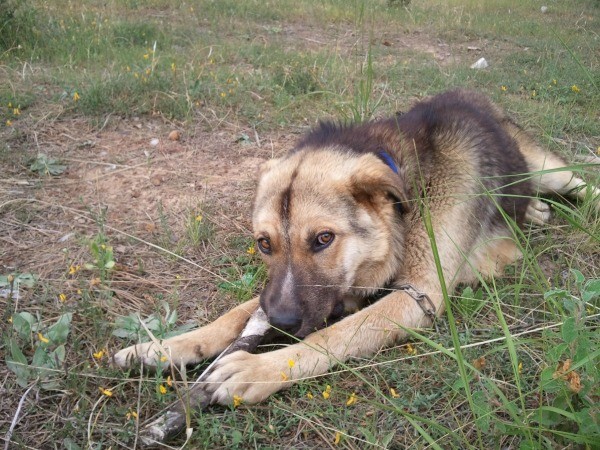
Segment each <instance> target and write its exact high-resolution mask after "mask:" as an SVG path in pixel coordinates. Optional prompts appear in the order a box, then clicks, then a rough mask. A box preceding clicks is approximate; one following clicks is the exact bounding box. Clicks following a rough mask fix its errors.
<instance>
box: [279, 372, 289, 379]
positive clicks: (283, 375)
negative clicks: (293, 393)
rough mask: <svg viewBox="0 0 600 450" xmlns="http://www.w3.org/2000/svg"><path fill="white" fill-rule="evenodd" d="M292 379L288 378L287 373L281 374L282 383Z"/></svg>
mask: <svg viewBox="0 0 600 450" xmlns="http://www.w3.org/2000/svg"><path fill="white" fill-rule="evenodd" d="M289 379H290V377H288V376H287V375H286V374H285V372H281V381H287V380H289Z"/></svg>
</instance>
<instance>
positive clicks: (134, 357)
mask: <svg viewBox="0 0 600 450" xmlns="http://www.w3.org/2000/svg"><path fill="white" fill-rule="evenodd" d="M163 348H164V347H163ZM165 350H166V351H168V349H166V348H165ZM112 361H113V363H114V364H115V365H116V366H118V367H122V368H129V367H135V366H138V365H144V366H147V367H151V368H154V369H157V370H162V369H166V368H167V367H168V366H169V364H170V362H169V357H168V356H167V355H166V354H164V353H163V352H162V351H161V349H160V348H159V347H158V346H157V345H156V344H154V343H153V342H146V343H144V344H137V345H132V346H131V347H127V348H124V349H123V350H120V351H118V352H117V353H115V354H114V355H113V357H112Z"/></svg>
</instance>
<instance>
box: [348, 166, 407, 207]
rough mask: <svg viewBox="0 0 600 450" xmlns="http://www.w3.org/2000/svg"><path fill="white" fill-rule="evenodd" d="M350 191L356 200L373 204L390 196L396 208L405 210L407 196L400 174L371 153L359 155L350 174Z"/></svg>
mask: <svg viewBox="0 0 600 450" xmlns="http://www.w3.org/2000/svg"><path fill="white" fill-rule="evenodd" d="M350 191H351V192H352V195H353V196H354V198H355V199H356V201H357V202H359V203H363V204H365V203H366V204H368V205H372V206H375V205H376V204H377V203H378V202H381V201H382V200H386V201H389V200H388V199H389V198H390V197H391V198H392V199H393V200H394V201H395V202H396V208H397V209H398V210H400V211H406V210H407V208H408V196H407V193H406V188H405V185H404V180H403V178H402V176H401V175H400V174H398V173H395V172H394V171H393V170H392V169H391V168H390V167H389V166H388V165H386V164H385V163H384V162H383V161H381V159H379V158H378V157H377V156H375V155H373V154H366V155H363V156H361V157H360V159H359V161H358V164H357V165H356V170H355V171H354V173H353V174H352V175H351V176H350Z"/></svg>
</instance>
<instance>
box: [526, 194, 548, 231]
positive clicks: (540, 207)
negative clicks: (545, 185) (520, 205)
mask: <svg viewBox="0 0 600 450" xmlns="http://www.w3.org/2000/svg"><path fill="white" fill-rule="evenodd" d="M525 220H526V221H528V222H531V223H534V224H536V225H544V224H545V223H547V222H548V221H549V220H550V206H549V205H548V204H547V203H544V202H543V201H541V200H539V199H537V198H534V199H531V201H530V202H529V205H528V206H527V210H526V211H525Z"/></svg>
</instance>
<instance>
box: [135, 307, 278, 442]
mask: <svg viewBox="0 0 600 450" xmlns="http://www.w3.org/2000/svg"><path fill="white" fill-rule="evenodd" d="M270 329H271V326H270V325H269V322H268V320H267V315H266V314H265V313H264V311H263V310H262V309H261V308H258V309H257V310H256V311H255V312H254V314H252V316H251V317H250V319H249V320H248V323H247V324H246V327H245V328H244V330H243V331H242V333H241V334H240V335H239V336H238V338H237V339H236V340H235V341H233V342H232V343H231V345H230V346H229V347H227V348H226V349H225V350H224V351H223V352H222V353H221V354H220V355H219V356H218V357H217V358H216V359H215V360H214V361H213V362H212V363H211V364H210V365H209V366H208V367H207V368H206V370H205V371H204V372H202V374H201V375H200V376H199V377H198V379H197V380H196V383H194V385H193V386H192V388H191V389H190V390H189V392H187V393H185V394H184V396H183V398H181V399H180V400H178V401H177V402H175V403H173V404H172V405H171V406H169V408H168V409H167V410H166V411H165V412H163V413H161V415H160V416H159V417H158V418H156V419H153V420H151V421H150V422H149V423H148V424H146V425H145V426H144V427H143V428H142V430H141V432H140V441H141V443H142V444H143V445H144V446H146V447H150V446H154V445H156V444H158V443H164V442H166V441H168V440H170V439H171V438H173V437H175V436H177V435H178V434H179V433H181V432H182V431H183V430H184V429H185V426H186V422H187V417H189V414H188V412H190V411H193V410H201V409H204V408H206V407H207V406H208V405H209V404H210V400H211V393H209V392H208V391H207V390H206V385H205V384H204V383H202V382H203V381H204V380H205V378H206V377H207V376H208V375H209V374H210V372H211V370H212V368H213V367H214V365H215V363H216V362H217V361H219V360H220V359H221V358H222V357H224V356H225V355H228V354H230V353H233V352H236V351H238V350H243V351H245V352H252V351H254V350H255V349H256V347H257V346H258V344H259V343H260V341H261V340H262V339H263V338H264V336H265V335H266V333H267V332H268V331H269V330H270Z"/></svg>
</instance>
